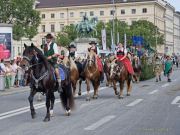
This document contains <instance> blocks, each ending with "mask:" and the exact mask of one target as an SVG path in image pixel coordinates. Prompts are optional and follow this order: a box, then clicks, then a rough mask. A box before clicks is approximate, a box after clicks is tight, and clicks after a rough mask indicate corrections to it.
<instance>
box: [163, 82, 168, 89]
mask: <svg viewBox="0 0 180 135" xmlns="http://www.w3.org/2000/svg"><path fill="white" fill-rule="evenodd" d="M167 86H169V83H166V84H164V85H162V86H161V87H163V88H165V87H167Z"/></svg>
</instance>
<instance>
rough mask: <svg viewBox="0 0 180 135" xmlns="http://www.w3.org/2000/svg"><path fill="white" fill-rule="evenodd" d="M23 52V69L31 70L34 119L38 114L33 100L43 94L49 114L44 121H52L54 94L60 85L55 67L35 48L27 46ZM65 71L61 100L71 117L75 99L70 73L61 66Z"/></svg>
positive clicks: (31, 96)
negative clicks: (39, 93) (55, 73)
mask: <svg viewBox="0 0 180 135" xmlns="http://www.w3.org/2000/svg"><path fill="white" fill-rule="evenodd" d="M24 47H25V50H24V52H23V60H22V61H21V67H22V68H24V69H28V70H31V71H30V73H31V86H30V87H31V91H30V96H29V98H28V99H29V103H30V110H31V116H32V118H33V119H34V118H35V116H36V112H35V109H34V106H33V98H34V95H35V94H36V93H37V92H42V93H44V94H45V95H46V108H47V113H46V116H45V118H44V121H45V122H46V121H49V120H50V115H52V113H53V107H54V101H55V96H54V92H55V91H57V90H58V83H57V81H56V78H55V75H54V68H53V66H52V65H51V64H50V63H49V62H48V61H47V59H46V58H45V57H44V55H43V53H42V52H41V51H40V50H39V49H38V48H37V47H35V46H34V45H33V44H32V45H31V46H27V45H25V46H24ZM61 70H63V71H64V79H63V80H62V82H61V85H62V91H60V98H61V101H62V105H63V107H64V108H65V110H66V113H67V115H70V111H71V109H72V108H73V107H74V99H73V95H72V90H71V87H70V78H69V71H68V70H67V68H65V67H64V66H61Z"/></svg>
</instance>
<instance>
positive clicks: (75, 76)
mask: <svg viewBox="0 0 180 135" xmlns="http://www.w3.org/2000/svg"><path fill="white" fill-rule="evenodd" d="M63 64H64V65H65V66H66V67H68V68H69V69H70V80H71V84H72V88H73V95H74V97H75V95H76V84H77V82H78V81H79V92H78V95H79V96H80V95H81V84H82V80H84V79H83V77H82V75H81V73H82V72H83V68H82V64H81V63H80V62H78V61H76V62H75V61H74V60H73V59H72V57H70V56H69V58H68V57H65V58H64V60H63Z"/></svg>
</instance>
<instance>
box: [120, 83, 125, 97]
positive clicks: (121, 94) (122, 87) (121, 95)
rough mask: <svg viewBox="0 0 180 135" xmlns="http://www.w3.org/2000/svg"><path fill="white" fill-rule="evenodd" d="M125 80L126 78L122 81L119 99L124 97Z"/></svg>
mask: <svg viewBox="0 0 180 135" xmlns="http://www.w3.org/2000/svg"><path fill="white" fill-rule="evenodd" d="M124 82H125V80H122V81H120V94H119V99H123V89H124Z"/></svg>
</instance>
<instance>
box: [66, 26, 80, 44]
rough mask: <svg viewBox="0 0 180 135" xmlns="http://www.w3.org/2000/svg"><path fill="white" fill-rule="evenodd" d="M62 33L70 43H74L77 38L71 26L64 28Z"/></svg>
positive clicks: (73, 27)
mask: <svg viewBox="0 0 180 135" xmlns="http://www.w3.org/2000/svg"><path fill="white" fill-rule="evenodd" d="M63 33H66V34H67V35H68V38H69V39H70V40H71V41H74V40H75V39H76V38H77V32H76V30H75V26H74V25H73V24H71V25H67V26H65V27H64V29H63Z"/></svg>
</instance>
